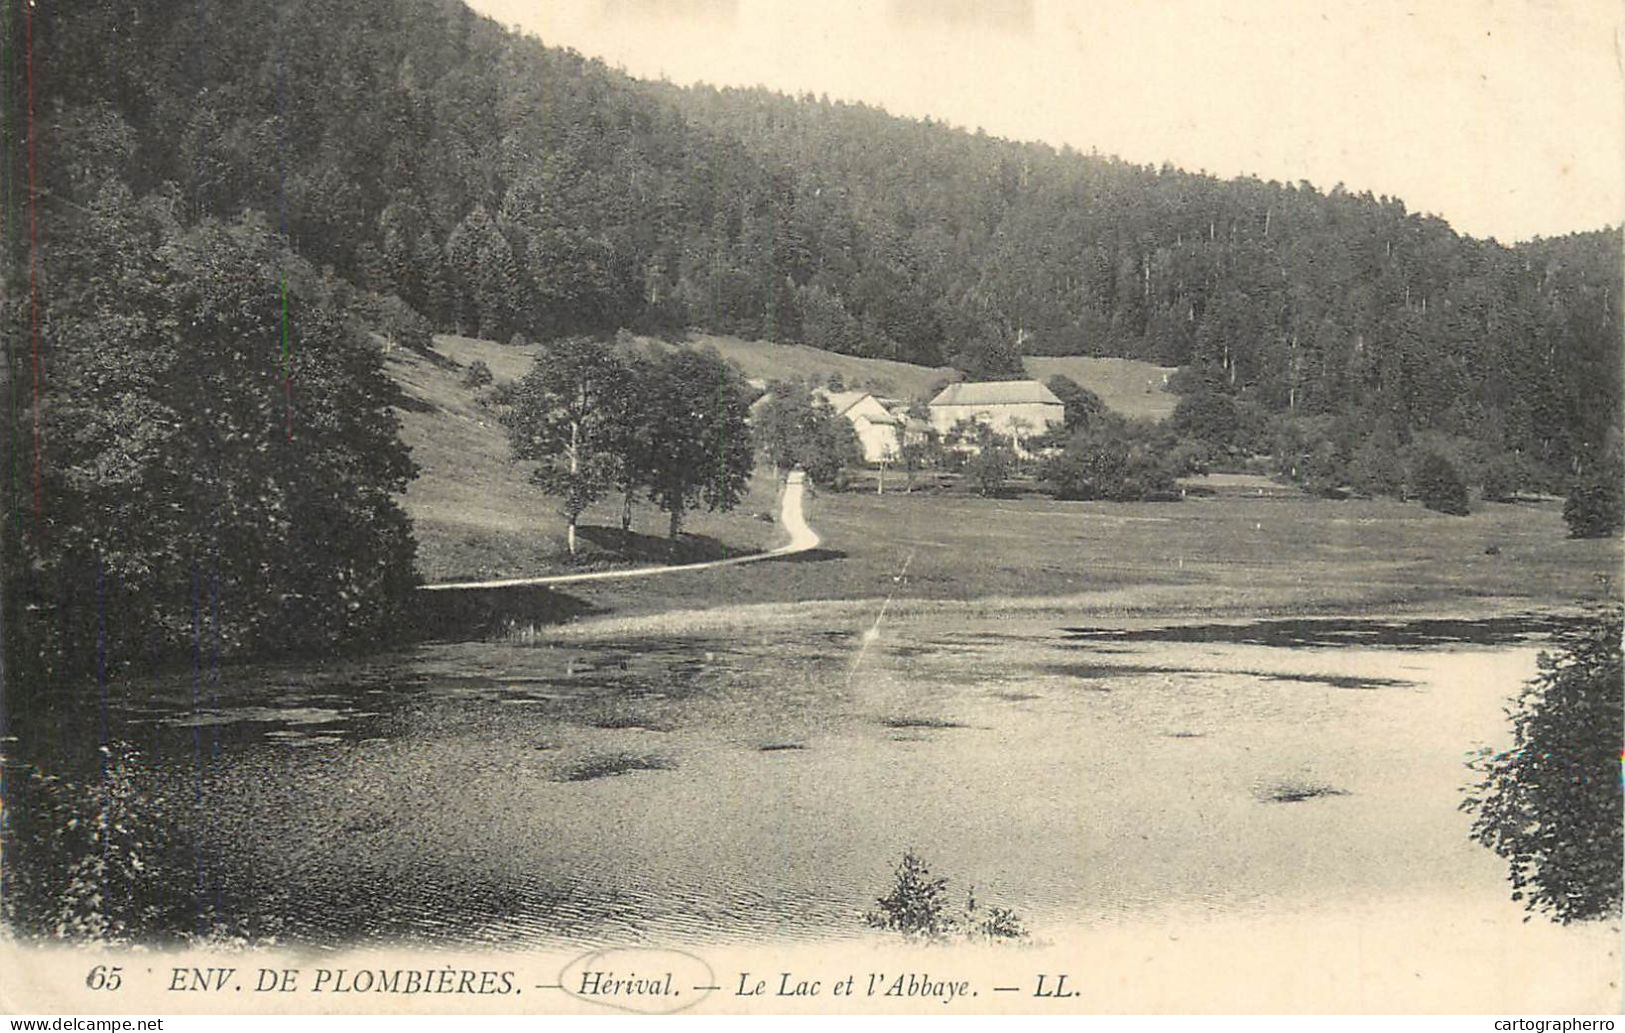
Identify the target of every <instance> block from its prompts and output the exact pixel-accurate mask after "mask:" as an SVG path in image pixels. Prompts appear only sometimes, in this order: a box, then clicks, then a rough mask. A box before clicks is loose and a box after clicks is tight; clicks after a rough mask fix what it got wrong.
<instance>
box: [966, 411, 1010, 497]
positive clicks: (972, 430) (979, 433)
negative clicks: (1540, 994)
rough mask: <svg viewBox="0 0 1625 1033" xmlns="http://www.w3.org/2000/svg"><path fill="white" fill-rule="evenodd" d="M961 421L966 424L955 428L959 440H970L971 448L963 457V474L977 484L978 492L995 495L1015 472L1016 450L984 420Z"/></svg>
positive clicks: (985, 495) (982, 494) (1008, 440)
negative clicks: (983, 421) (980, 421)
mask: <svg viewBox="0 0 1625 1033" xmlns="http://www.w3.org/2000/svg"><path fill="white" fill-rule="evenodd" d="M964 422H965V423H969V426H965V427H956V428H954V429H955V431H956V433H957V435H958V437H959V440H961V441H963V442H968V443H970V444H971V447H972V449H973V450H972V452H971V454H970V455H969V456H967V457H966V459H965V466H964V474H965V476H966V477H968V478H970V481H971V483H972V484H974V485H976V493H977V494H978V495H981V496H983V497H984V498H985V497H987V496H991V495H997V494H998V493H999V492H1000V491H1002V490H1003V489H1004V482H1005V481H1007V480H1009V479H1010V478H1011V476H1012V475H1014V474H1015V472H1016V466H1017V462H1018V457H1017V455H1016V450H1015V448H1014V447H1012V445H1011V443H1010V439H1009V438H1007V437H1005V436H1004V435H1003V434H999V433H997V432H996V431H994V429H993V428H992V427H989V426H988V425H987V424H985V423H978V422H973V421H964Z"/></svg>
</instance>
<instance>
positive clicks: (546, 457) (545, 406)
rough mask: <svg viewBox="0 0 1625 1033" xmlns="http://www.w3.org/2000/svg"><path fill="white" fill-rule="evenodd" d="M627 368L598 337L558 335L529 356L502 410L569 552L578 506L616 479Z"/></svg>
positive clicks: (517, 449)
mask: <svg viewBox="0 0 1625 1033" xmlns="http://www.w3.org/2000/svg"><path fill="white" fill-rule="evenodd" d="M629 373H630V370H629V368H628V366H627V364H626V363H625V362H624V361H623V360H622V359H621V358H620V357H619V356H617V355H616V354H615V353H614V352H613V351H612V350H611V349H610V348H609V347H608V346H606V345H605V344H603V343H602V342H600V341H596V340H593V339H591V338H583V337H569V338H562V339H560V340H557V341H554V342H553V343H551V344H549V345H548V346H547V347H546V348H545V349H543V350H542V352H541V353H540V354H539V355H537V356H536V363H535V365H533V366H532V367H531V369H530V372H528V373H526V374H525V376H524V377H522V378H521V379H520V380H519V382H518V383H517V384H515V385H514V389H513V392H512V394H511V396H510V403H509V406H508V408H507V409H506V410H504V413H503V422H504V423H505V424H506V425H507V428H508V441H509V444H510V445H511V447H512V449H513V454H514V456H515V458H518V459H528V460H532V461H534V462H535V463H536V467H535V469H534V470H533V471H532V473H531V480H532V482H534V483H535V484H536V485H537V486H538V487H540V488H541V489H542V490H543V491H545V492H547V493H548V494H549V495H552V496H555V497H556V498H558V500H559V509H560V511H561V512H562V513H563V514H564V519H565V521H566V523H567V527H568V531H567V532H566V533H567V539H568V543H569V548H570V555H572V556H574V555H575V554H576V525H577V523H578V522H579V521H580V519H581V514H582V513H583V512H584V511H585V510H586V508H587V507H588V506H590V505H592V504H593V503H594V502H596V501H598V500H599V499H600V498H602V497H603V496H604V494H605V493H606V492H607V491H609V489H610V488H612V487H614V486H615V485H616V484H617V483H619V479H618V477H619V473H620V471H621V469H622V467H623V462H622V457H621V455H620V454H619V452H618V446H620V445H621V444H622V442H623V440H624V439H625V437H626V436H627V434H626V431H625V430H624V429H623V424H624V422H625V421H626V419H627V418H628V417H629V416H630V415H631V413H630V407H629V406H628V405H626V404H625V402H626V397H627V396H628V395H629V394H631V393H632V389H631V384H630V379H631V378H630V377H629V375H628V374H629Z"/></svg>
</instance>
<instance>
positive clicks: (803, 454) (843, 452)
mask: <svg viewBox="0 0 1625 1033" xmlns="http://www.w3.org/2000/svg"><path fill="white" fill-rule="evenodd" d="M768 390H769V392H770V394H769V396H768V398H767V399H766V401H764V402H763V403H762V404H761V405H759V406H757V407H756V413H755V415H754V417H753V418H752V423H751V430H752V436H753V437H754V439H755V441H756V443H757V445H758V447H760V448H761V449H762V451H763V453H764V454H765V455H766V456H767V457H768V459H769V461H771V462H772V463H773V465H774V467H775V468H777V469H778V470H779V471H780V472H781V473H782V472H787V471H789V470H793V469H796V468H797V467H799V468H801V469H802V470H805V471H806V472H807V476H808V477H811V478H812V479H813V481H814V482H815V483H817V484H820V485H831V484H834V483H836V481H837V480H839V478H840V476H841V473H842V471H843V470H845V469H846V468H848V467H850V466H855V465H857V464H858V463H861V462H862V461H863V447H862V445H861V444H860V443H859V442H858V435H857V431H856V430H854V429H853V428H852V424H851V422H850V421H849V420H847V419H846V418H845V417H843V416H841V415H839V414H838V413H836V411H835V410H834V408H833V407H831V405H830V404H829V402H827V401H825V400H824V399H823V398H820V397H818V396H817V395H815V394H813V393H812V392H811V391H809V390H808V389H807V388H806V387H805V386H804V385H801V384H781V383H775V384H771V385H769V388H768Z"/></svg>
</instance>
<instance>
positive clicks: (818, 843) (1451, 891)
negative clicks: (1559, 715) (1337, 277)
mask: <svg viewBox="0 0 1625 1033" xmlns="http://www.w3.org/2000/svg"><path fill="white" fill-rule="evenodd" d="M853 612H854V613H855V612H856V610H854V611H853ZM1553 627H1554V625H1553V623H1552V622H1550V621H1544V620H1537V619H1532V618H1517V619H1505V620H1496V621H1458V622H1441V621H1421V620H1417V621H1403V620H1396V621H1359V620H1356V621H1334V620H1312V621H1291V622H1285V621H1258V622H1241V621H1238V622H1235V623H1230V624H1212V623H1209V624H1201V625H1191V624H1183V625H1166V624H1157V623H1155V622H1150V621H1134V622H1129V621H1085V620H1082V619H1078V620H1066V619H1061V620H1056V619H1053V616H1045V617H1042V618H1040V617H1038V616H1023V617H1020V618H1015V619H999V618H996V617H986V616H981V617H978V616H969V615H967V616H963V617H946V618H945V617H943V616H942V615H941V614H934V615H932V616H931V617H929V618H924V617H914V618H910V617H907V616H903V617H896V616H891V617H885V618H881V616H880V614H879V613H878V612H876V613H861V614H858V615H857V616H856V617H853V618H852V619H843V620H837V621H834V622H833V623H832V624H831V625H829V626H823V627H815V626H814V622H811V621H801V622H797V623H795V624H794V628H795V630H785V629H784V628H782V627H769V628H768V629H767V630H755V631H752V632H749V633H740V632H737V631H735V632H729V633H726V634H724V633H722V632H711V631H704V630H698V631H694V632H692V633H685V634H671V633H653V632H651V633H638V632H636V631H632V632H623V633H616V634H608V633H606V634H605V635H603V636H601V637H594V635H595V633H594V632H593V631H592V629H591V626H590V625H582V626H579V627H576V628H573V629H570V630H569V633H568V634H564V633H561V634H558V635H553V636H549V635H548V634H545V633H544V634H543V635H541V636H539V637H538V639H537V640H536V641H534V642H529V643H525V642H515V643H496V644H493V643H465V644H442V645H432V646H423V647H420V648H416V649H413V650H409V651H404V652H400V653H394V654H387V655H381V656H377V657H373V658H370V659H367V660H359V661H345V662H340V663H329V664H310V665H297V664H294V665H283V666H248V667H240V668H219V669H211V668H208V667H207V666H205V667H201V668H200V669H199V670H198V671H196V672H191V673H185V674H179V675H172V676H166V677H162V678H148V679H143V680H139V681H134V682H129V683H120V684H114V685H112V686H110V687H109V688H108V690H107V691H106V693H105V694H104V695H102V694H97V693H95V692H94V691H93V690H87V693H86V696H85V699H84V700H83V701H82V703H81V705H80V706H79V707H78V708H77V710H76V711H75V713H76V714H78V715H79V716H78V717H76V718H75V719H72V720H63V721H62V723H61V724H59V725H57V726H54V727H39V726H36V727H34V728H31V729H29V732H28V734H27V735H26V737H25V738H24V740H23V741H22V742H21V743H13V744H11V745H10V746H8V752H9V753H10V754H11V757H10V758H9V763H10V764H11V765H12V767H13V770H20V769H21V768H22V767H26V766H29V765H34V766H37V767H38V768H40V769H43V770H47V771H49V772H52V773H55V774H61V775H64V776H65V777H68V778H70V779H78V780H79V781H82V782H85V783H86V784H89V785H94V784H95V781H96V779H97V778H98V777H99V766H100V765H101V764H102V761H101V758H100V756H99V755H98V754H97V753H96V750H95V747H96V745H97V744H98V743H100V742H101V741H103V739H104V738H105V739H108V740H116V741H121V742H126V743H129V744H131V745H133V746H134V747H135V749H136V750H138V751H139V753H138V755H137V756H136V757H135V758H134V759H133V761H132V764H133V768H132V774H133V777H134V778H135V779H136V781H137V782H138V783H139V784H140V785H141V787H142V789H143V791H144V793H146V794H147V795H148V796H150V797H151V798H153V799H156V800H159V801H160V803H159V804H157V805H154V812H153V813H152V814H150V815H148V816H147V818H146V819H144V820H151V821H153V822H155V823H157V824H159V825H161V826H162V833H161V834H162V836H164V837H167V838H168V840H170V841H174V842H183V843H185V844H186V846H185V849H184V850H183V851H181V852H180V853H179V854H178V855H174V856H178V857H180V858H181V861H182V862H184V863H183V864H182V865H181V866H180V867H179V869H178V870H175V871H171V872H168V873H166V877H167V878H169V879H171V880H174V881H176V882H178V883H181V884H184V885H185V886H187V887H188V888H189V889H190V890H191V891H193V892H194V893H195V895H196V897H197V899H198V900H207V901H209V902H211V904H212V906H213V907H215V909H216V910H217V912H218V913H226V914H232V915H237V916H239V917H241V918H242V920H243V926H244V928H247V929H249V930H251V931H256V932H262V933H268V934H271V935H275V936H276V937H278V938H279V939H280V940H282V941H283V942H292V943H302V944H309V945H312V946H324V945H326V946H338V945H343V944H356V943H367V942H385V941H388V942H395V941H401V940H405V941H408V942H421V943H457V944H484V945H496V946H505V947H506V946H513V947H519V946H526V947H529V946H534V945H547V944H561V943H565V942H569V943H578V944H609V943H661V944H685V943H694V944H702V943H718V942H739V943H748V942H763V941H783V940H788V939H794V940H809V941H811V940H817V941H827V940H830V939H841V938H848V937H859V936H863V935H865V930H864V926H863V921H862V915H863V913H864V911H865V910H866V909H867V908H869V907H870V906H872V904H873V901H874V899H875V897H876V896H878V895H879V894H881V893H883V892H884V891H885V890H886V889H887V888H888V883H889V881H890V874H891V869H892V866H893V865H894V864H895V863H896V861H897V860H898V858H899V857H900V856H901V855H902V853H903V852H904V851H905V850H913V851H914V852H916V853H917V854H918V855H920V856H921V857H923V858H924V859H926V860H927V861H928V862H929V863H930V864H931V865H932V867H933V869H934V872H935V873H936V874H938V875H941V876H944V877H947V878H948V879H950V881H951V884H950V891H951V892H952V893H953V894H954V895H955V897H956V902H957V898H958V896H959V895H960V894H963V893H964V892H965V890H967V889H968V888H969V887H971V886H974V888H975V892H976V895H977V898H978V899H979V900H980V901H983V902H985V903H988V904H997V905H1003V906H1007V907H1010V908H1013V909H1014V910H1015V911H1016V912H1017V913H1019V914H1020V915H1021V916H1022V917H1023V919H1024V920H1025V921H1026V922H1027V924H1028V925H1029V927H1031V928H1032V929H1033V930H1034V931H1035V932H1038V933H1040V934H1042V933H1043V932H1044V930H1046V929H1049V928H1058V927H1062V926H1078V925H1089V924H1091V923H1109V922H1113V921H1120V920H1123V919H1125V918H1144V917H1146V916H1157V915H1166V914H1208V915H1216V916H1235V915H1243V916H1244V915H1249V914H1259V915H1262V914H1272V913H1278V912H1280V911H1282V910H1283V909H1286V910H1290V909H1293V908H1301V907H1306V906H1316V907H1318V906H1326V905H1331V904H1336V903H1338V902H1340V901H1370V900H1382V899H1394V900H1401V899H1413V898H1418V897H1420V898H1426V897H1429V896H1448V897H1450V898H1451V899H1459V898H1460V897H1461V895H1462V894H1467V895H1469V896H1470V897H1472V898H1473V899H1475V900H1477V899H1482V900H1483V901H1486V902H1489V901H1494V902H1504V901H1505V898H1506V894H1507V890H1506V885H1505V873H1504V870H1503V867H1502V864H1501V862H1500V861H1499V859H1497V858H1496V857H1494V855H1492V854H1490V853H1489V852H1488V851H1487V850H1485V849H1483V848H1482V847H1480V846H1478V845H1477V844H1475V843H1472V842H1471V841H1470V840H1469V839H1468V838H1467V829H1468V825H1469V819H1468V817H1467V816H1465V815H1463V814H1461V813H1459V812H1458V810H1457V807H1458V804H1459V802H1460V798H1461V794H1460V789H1461V787H1462V786H1463V785H1465V784H1466V783H1467V782H1468V781H1469V780H1470V772H1469V771H1468V770H1467V769H1466V767H1465V766H1464V765H1465V762H1466V760H1467V759H1468V758H1469V756H1470V755H1471V754H1472V752H1473V751H1474V750H1475V749H1477V748H1478V747H1480V746H1483V745H1486V744H1489V745H1495V746H1500V745H1503V744H1504V743H1505V741H1506V739H1507V735H1508V730H1507V726H1506V720H1505V717H1504V715H1503V714H1502V711H1501V708H1502V705H1503V703H1504V702H1505V700H1506V699H1507V698H1508V697H1509V696H1511V695H1512V694H1514V693H1515V692H1516V690H1517V688H1518V687H1519V685H1520V684H1521V683H1522V682H1523V681H1525V680H1526V679H1527V678H1529V677H1530V676H1532V675H1533V674H1534V672H1535V658H1536V655H1537V652H1538V650H1539V648H1540V646H1541V644H1542V643H1544V642H1545V641H1546V640H1547V637H1548V635H1549V633H1550V632H1551V631H1552V630H1553ZM14 856H15V855H14ZM170 863H171V864H175V863H176V862H174V861H173V860H172V861H171V862H170Z"/></svg>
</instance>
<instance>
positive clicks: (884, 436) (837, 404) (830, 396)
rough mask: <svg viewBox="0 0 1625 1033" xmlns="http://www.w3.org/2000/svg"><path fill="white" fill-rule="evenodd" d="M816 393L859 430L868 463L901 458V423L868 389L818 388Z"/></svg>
mask: <svg viewBox="0 0 1625 1033" xmlns="http://www.w3.org/2000/svg"><path fill="white" fill-rule="evenodd" d="M813 394H814V395H815V396H817V397H819V398H822V399H823V400H824V401H826V402H828V403H829V404H830V407H831V408H833V409H834V410H835V412H836V413H837V414H838V415H840V416H844V417H846V419H847V421H848V422H850V423H851V424H852V429H853V430H855V431H857V432H858V443H859V444H861V445H862V446H863V461H864V462H866V463H878V462H881V461H882V460H892V459H896V458H897V453H898V451H899V449H900V448H901V446H902V440H901V438H900V436H899V432H900V431H901V429H902V428H901V424H900V423H899V422H898V419H897V417H896V416H893V415H892V414H891V412H890V411H889V410H887V408H886V407H885V406H884V405H882V404H880V399H878V398H876V397H875V396H874V395H872V394H870V393H869V392H867V391H825V390H818V391H814V392H813Z"/></svg>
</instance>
